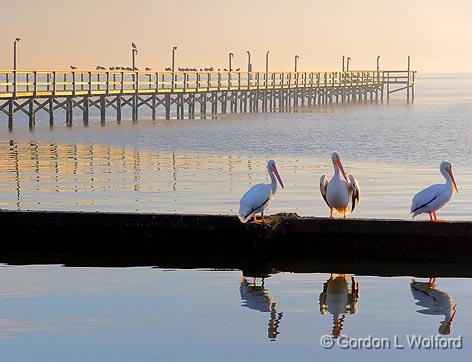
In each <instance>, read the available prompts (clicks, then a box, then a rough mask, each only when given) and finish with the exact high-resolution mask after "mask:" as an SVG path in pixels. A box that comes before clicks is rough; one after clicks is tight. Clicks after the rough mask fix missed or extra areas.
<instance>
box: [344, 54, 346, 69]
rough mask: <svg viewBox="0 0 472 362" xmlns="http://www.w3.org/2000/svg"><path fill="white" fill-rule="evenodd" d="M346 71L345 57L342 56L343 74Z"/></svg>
mask: <svg viewBox="0 0 472 362" xmlns="http://www.w3.org/2000/svg"><path fill="white" fill-rule="evenodd" d="M344 71H346V66H345V57H344V55H343V72H344Z"/></svg>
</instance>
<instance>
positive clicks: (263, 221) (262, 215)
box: [261, 211, 266, 224]
mask: <svg viewBox="0 0 472 362" xmlns="http://www.w3.org/2000/svg"><path fill="white" fill-rule="evenodd" d="M261 218H262V223H263V224H265V223H266V222H265V219H264V211H262V212H261Z"/></svg>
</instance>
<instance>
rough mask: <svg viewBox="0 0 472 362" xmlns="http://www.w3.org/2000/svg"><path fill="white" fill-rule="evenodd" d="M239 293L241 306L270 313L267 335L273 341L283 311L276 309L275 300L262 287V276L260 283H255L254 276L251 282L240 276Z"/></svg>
mask: <svg viewBox="0 0 472 362" xmlns="http://www.w3.org/2000/svg"><path fill="white" fill-rule="evenodd" d="M239 293H240V294H241V300H242V302H243V304H242V306H243V307H246V308H249V309H252V310H257V311H259V312H265V313H270V319H269V323H268V330H267V337H268V338H269V339H270V340H271V341H275V339H276V338H277V336H278V335H279V334H280V332H279V324H280V320H281V319H282V316H283V313H279V312H277V310H276V304H277V302H276V300H275V299H274V297H273V296H272V295H271V294H270V293H269V292H268V291H267V289H266V288H265V287H264V278H262V283H261V285H257V284H256V278H253V281H252V283H251V282H249V281H248V280H247V278H246V277H244V276H242V277H241V280H240V286H239Z"/></svg>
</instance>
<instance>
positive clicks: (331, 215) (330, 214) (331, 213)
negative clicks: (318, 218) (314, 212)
mask: <svg viewBox="0 0 472 362" xmlns="http://www.w3.org/2000/svg"><path fill="white" fill-rule="evenodd" d="M329 210H330V213H329V218H330V219H332V218H333V208H332V207H330V208H329Z"/></svg>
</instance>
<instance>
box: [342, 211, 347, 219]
mask: <svg viewBox="0 0 472 362" xmlns="http://www.w3.org/2000/svg"><path fill="white" fill-rule="evenodd" d="M345 218H346V209H344V211H343V219H345Z"/></svg>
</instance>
